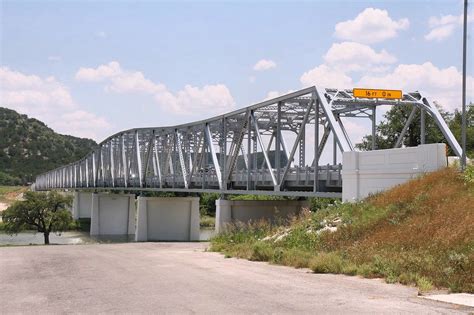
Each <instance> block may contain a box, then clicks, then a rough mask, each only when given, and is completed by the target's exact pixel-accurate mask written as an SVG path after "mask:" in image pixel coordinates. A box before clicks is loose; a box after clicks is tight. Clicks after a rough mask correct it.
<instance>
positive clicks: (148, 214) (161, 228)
mask: <svg viewBox="0 0 474 315" xmlns="http://www.w3.org/2000/svg"><path fill="white" fill-rule="evenodd" d="M199 229H200V226H199V198H197V197H169V198H168V197H166V198H162V197H138V209H137V228H136V233H135V240H136V241H138V242H143V241H198V240H199Z"/></svg>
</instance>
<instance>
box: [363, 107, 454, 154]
mask: <svg viewBox="0 0 474 315" xmlns="http://www.w3.org/2000/svg"><path fill="white" fill-rule="evenodd" d="M437 107H438V110H439V111H440V113H441V116H442V117H443V118H444V119H445V120H448V121H450V120H451V116H452V115H451V114H449V113H448V112H446V111H444V110H442V109H441V108H440V107H439V106H438V105H437ZM412 109H413V107H412V106H409V105H397V106H392V108H391V109H390V110H389V111H388V112H387V113H386V114H385V115H384V118H385V121H382V122H381V123H380V124H379V125H378V126H377V130H376V134H375V141H376V147H377V149H391V148H393V147H394V146H395V144H396V143H397V140H398V137H399V136H400V134H401V132H402V129H403V126H404V125H405V123H406V122H407V121H408V116H410V113H411V111H412ZM420 117H421V114H420V110H417V112H416V114H415V117H414V119H413V121H412V123H411V124H410V126H409V127H408V130H407V132H406V133H405V136H404V137H403V139H402V145H405V146H408V147H412V146H417V145H419V144H420V143H421V137H420V134H421V132H420V129H421V124H420ZM425 117H426V119H425V130H426V138H425V140H426V143H446V139H444V136H443V134H442V132H441V130H439V128H438V125H437V124H436V122H435V121H434V119H433V118H432V117H431V116H430V115H429V114H428V113H426V116H425ZM356 148H358V149H360V150H370V149H371V148H372V135H367V136H365V137H364V138H363V139H362V142H361V143H358V144H356Z"/></svg>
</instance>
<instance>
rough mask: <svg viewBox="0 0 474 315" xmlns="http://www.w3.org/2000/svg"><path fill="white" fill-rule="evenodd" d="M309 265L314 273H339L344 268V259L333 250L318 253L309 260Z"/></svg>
mask: <svg viewBox="0 0 474 315" xmlns="http://www.w3.org/2000/svg"><path fill="white" fill-rule="evenodd" d="M309 266H310V268H311V270H313V272H315V273H341V272H342V271H343V269H344V261H343V259H342V257H341V256H340V255H339V254H337V253H335V252H331V253H319V254H318V255H317V256H316V257H314V258H313V259H312V260H311V262H310V264H309Z"/></svg>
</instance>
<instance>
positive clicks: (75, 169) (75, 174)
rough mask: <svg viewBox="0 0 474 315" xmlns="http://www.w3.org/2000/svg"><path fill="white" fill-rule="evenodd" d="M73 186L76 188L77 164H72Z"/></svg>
mask: <svg viewBox="0 0 474 315" xmlns="http://www.w3.org/2000/svg"><path fill="white" fill-rule="evenodd" d="M74 188H77V164H74Z"/></svg>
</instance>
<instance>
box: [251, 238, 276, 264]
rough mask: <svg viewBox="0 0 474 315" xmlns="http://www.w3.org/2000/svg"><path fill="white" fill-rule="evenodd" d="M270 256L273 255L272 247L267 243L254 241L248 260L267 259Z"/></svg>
mask: <svg viewBox="0 0 474 315" xmlns="http://www.w3.org/2000/svg"><path fill="white" fill-rule="evenodd" d="M271 257H273V249H272V247H271V246H270V245H269V244H268V243H265V242H256V243H255V244H253V246H252V254H251V255H250V260H253V261H269V260H270V258H271Z"/></svg>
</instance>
